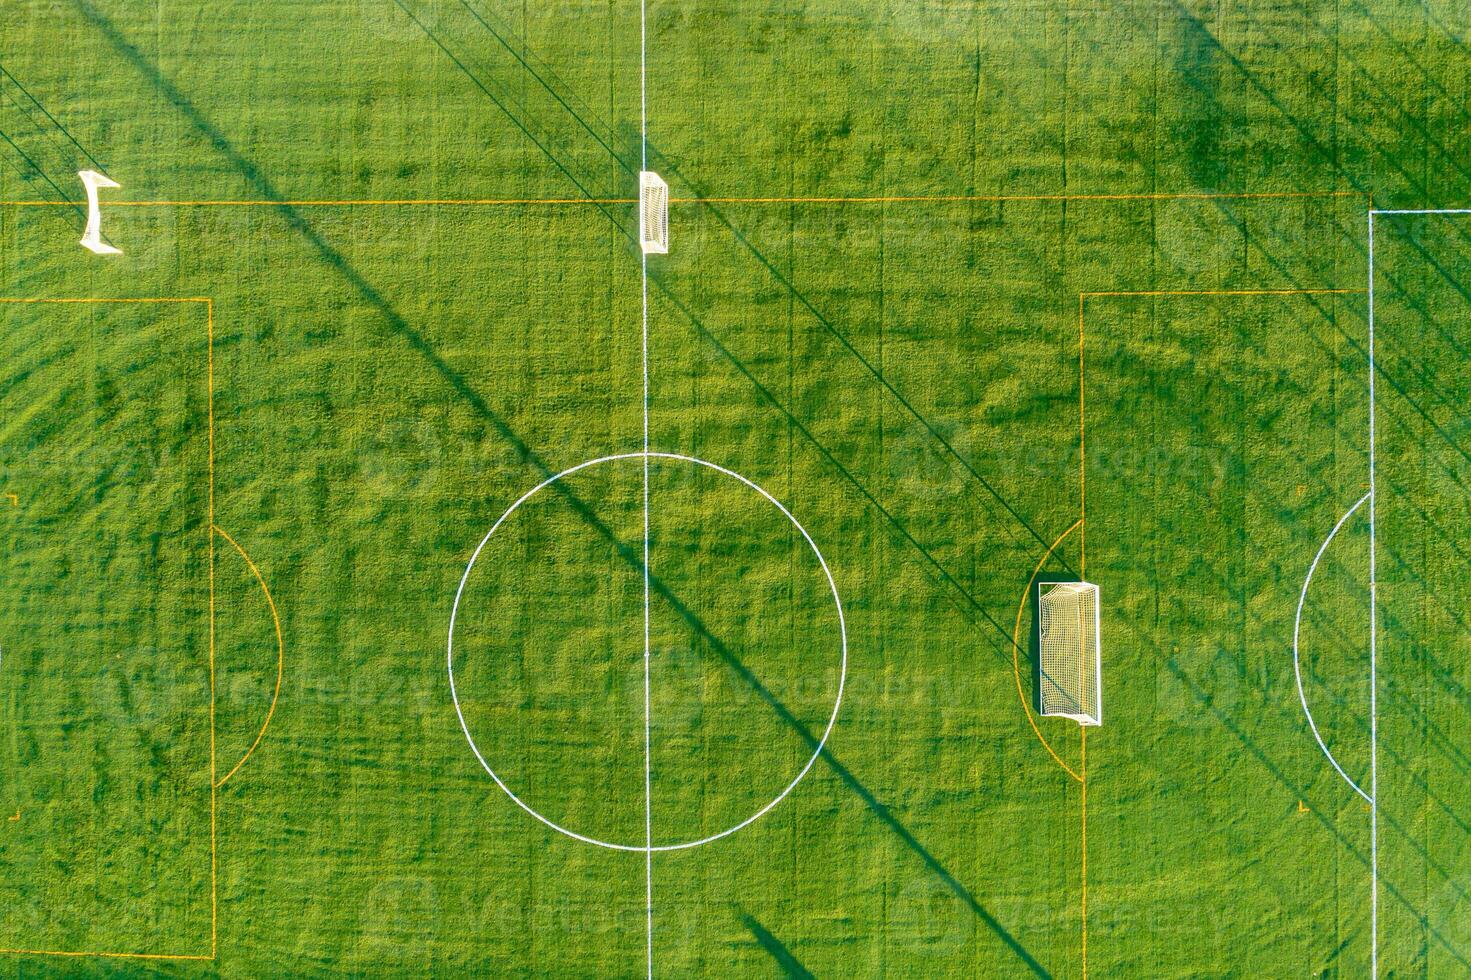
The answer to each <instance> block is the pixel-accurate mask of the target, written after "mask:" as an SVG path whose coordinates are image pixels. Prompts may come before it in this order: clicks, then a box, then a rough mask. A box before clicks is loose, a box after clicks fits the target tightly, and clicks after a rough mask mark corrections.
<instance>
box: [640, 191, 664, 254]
mask: <svg viewBox="0 0 1471 980" xmlns="http://www.w3.org/2000/svg"><path fill="white" fill-rule="evenodd" d="M638 243H639V245H640V246H642V247H643V250H644V254H645V255H650V254H654V255H663V254H664V253H666V252H668V251H669V185H668V184H666V183H664V179H663V178H662V177H660V176H659V175H658V174H656V173H654V172H653V171H651V170H641V171H639V175H638Z"/></svg>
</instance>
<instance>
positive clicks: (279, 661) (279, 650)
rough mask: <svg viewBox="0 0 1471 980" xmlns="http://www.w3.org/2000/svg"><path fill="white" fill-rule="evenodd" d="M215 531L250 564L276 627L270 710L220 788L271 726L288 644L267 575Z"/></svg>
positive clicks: (218, 530) (233, 542) (231, 540)
mask: <svg viewBox="0 0 1471 980" xmlns="http://www.w3.org/2000/svg"><path fill="white" fill-rule="evenodd" d="M215 533H216V534H218V535H219V536H220V537H222V538H224V539H225V540H226V541H228V542H229V543H230V546H231V547H232V548H234V549H235V550H236V551H238V552H239V553H240V557H241V558H244V559H245V564H246V565H248V566H250V573H251V574H252V575H254V576H255V581H256V583H257V584H259V585H260V590H261V592H262V593H264V595H265V597H266V605H268V606H270V607H271V620H272V622H273V623H274V624H275V627H276V691H275V693H274V694H272V695H271V707H270V710H269V711H267V712H266V720H265V722H264V723H262V725H261V726H260V731H259V732H257V733H256V736H255V741H254V742H252V743H251V745H250V748H249V750H247V751H246V753H245V755H244V756H242V757H241V759H240V761H239V762H237V763H235V768H233V769H231V770H230V771H229V772H227V773H225V775H224V776H223V777H222V778H221V779H220V781H219V782H217V783H215V787H216V788H219V787H221V786H223V785H225V783H227V782H229V780H230V777H231V776H233V775H235V774H236V773H237V772H239V771H240V767H241V766H243V765H245V761H246V760H247V759H249V758H250V757H251V755H253V754H254V753H255V750H256V747H257V746H259V745H260V743H261V739H263V738H265V736H266V729H267V728H269V727H270V725H271V718H272V717H274V716H275V714H276V702H277V701H278V700H280V698H281V677H282V675H283V674H284V673H285V670H286V644H285V642H284V641H283V640H282V638H281V614H280V613H279V612H278V611H277V609H276V600H275V599H274V598H272V597H271V590H270V588H269V587H268V586H267V585H266V580H265V577H264V576H262V575H261V573H260V569H259V568H257V567H256V565H255V562H254V561H252V560H251V558H250V555H248V554H246V552H245V549H244V548H242V547H240V545H239V543H238V542H236V540H235V539H234V538H232V537H230V535H228V534H226V533H225V531H224V529H223V528H219V527H216V528H215Z"/></svg>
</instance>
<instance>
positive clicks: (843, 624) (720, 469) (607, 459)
mask: <svg viewBox="0 0 1471 980" xmlns="http://www.w3.org/2000/svg"><path fill="white" fill-rule="evenodd" d="M621 459H644V460H648V459H674V460H680V461H681V462H685V463H693V464H695V465H696V466H703V467H706V468H707V469H712V470H714V471H716V472H717V473H724V474H725V475H726V476H728V477H731V478H732V479H735V480H739V481H740V482H741V483H744V484H745V485H746V486H748V487H750V488H751V489H752V490H755V491H756V492H757V493H759V494H760V495H761V496H763V497H765V498H766V499H767V500H768V501H770V502H771V503H772V504H774V505H775V506H776V509H777V510H779V511H781V512H782V513H783V514H785V515H786V518H787V520H789V521H791V522H792V525H793V526H794V527H795V528H796V529H797V530H798V531H800V532H801V534H802V537H803V538H805V539H806V541H807V544H808V546H809V547H811V548H812V553H813V554H814V555H816V556H817V561H818V564H820V565H821V566H822V574H823V575H825V576H826V577H827V585H828V588H829V589H830V590H831V591H832V594H833V603H834V604H835V605H836V606H837V608H838V632H839V635H840V636H841V638H842V648H843V659H842V663H841V666H840V667H839V670H838V693H837V697H835V698H834V699H833V713H832V715H830V716H829V717H828V720H827V727H826V728H824V729H823V731H822V738H820V739H818V741H817V747H816V748H815V749H814V750H813V752H812V756H811V757H810V758H809V759H808V760H807V764H806V765H804V766H803V767H802V771H801V772H799V773H797V775H796V776H795V777H794V778H793V779H792V781H791V782H790V783H788V784H787V785H786V788H785V789H783V790H782V791H781V792H780V793H779V794H777V796H776V798H775V799H773V800H771V802H769V803H767V804H766V805H765V806H763V807H762V808H761V809H759V810H757V811H756V812H755V813H753V814H751V815H750V816H749V817H747V818H746V819H744V820H742V821H741V822H740V823H738V824H736V825H735V826H733V827H729V828H727V829H725V830H722V831H721V832H720V833H718V834H711V835H710V836H708V837H702V838H700V839H699V840H692V841H684V842H683V843H679V844H660V845H658V846H657V847H656V846H654V845H653V844H645V845H644V846H642V847H638V846H634V845H632V844H614V843H612V842H610V841H604V840H599V839H597V838H596V837H588V836H587V835H585V834H579V833H577V832H576V831H574V830H568V829H567V828H566V827H563V826H562V825H561V824H558V823H556V822H555V821H553V820H549V819H548V818H546V817H544V816H542V815H541V814H540V813H538V812H536V810H534V809H532V808H531V806H530V805H528V804H527V803H526V802H524V801H523V800H522V799H521V798H520V797H519V796H517V795H516V794H515V793H513V792H511V788H510V787H509V786H507V785H506V784H505V783H504V782H502V781H501V777H500V776H498V775H496V773H495V770H494V769H492V768H491V767H490V763H488V762H486V761H485V757H484V756H483V755H481V754H480V747H479V746H477V745H476V744H475V738H474V736H472V735H471V734H470V726H469V725H468V724H467V723H466V721H465V714H464V712H463V711H461V710H460V695H459V692H458V691H457V690H456V689H455V619H456V617H457V616H458V615H459V613H460V599H461V597H462V596H463V595H464V593H465V583H466V582H468V581H469V580H470V572H471V571H472V570H473V569H474V568H475V562H476V560H477V559H478V558H479V557H480V552H481V551H483V550H484V549H485V546H486V545H487V544H488V543H489V542H490V539H491V536H492V535H494V534H495V532H496V530H497V529H498V528H499V527H500V526H501V525H502V524H504V523H505V522H506V519H507V518H509V517H510V516H511V515H512V514H514V513H515V512H516V510H517V508H519V507H520V506H521V505H522V504H524V503H526V501H528V500H530V499H531V498H532V497H533V496H535V495H536V494H537V493H539V492H541V491H542V490H545V489H546V488H547V487H549V486H551V485H552V484H553V483H556V482H557V481H558V480H561V479H563V478H564V477H568V476H571V475H572V474H573V473H576V472H577V471H579V470H585V469H587V468H588V467H590V466H597V465H598V464H600V463H611V462H615V461H617V460H621ZM448 653H449V656H448V665H449V690H450V697H451V698H452V699H453V700H454V703H455V714H456V715H457V716H458V717H459V719H460V730H461V731H463V732H464V733H465V740H466V741H468V742H469V743H470V751H472V752H474V753H475V758H477V759H479V760H480V765H481V768H483V769H484V770H485V771H486V772H488V773H489V774H490V778H491V779H493V780H495V784H496V785H497V786H499V787H500V788H501V791H502V792H504V793H505V794H506V795H507V796H509V797H510V798H511V800H512V802H514V803H515V804H516V805H517V806H519V807H520V808H521V809H523V810H525V811H526V812H527V813H529V814H531V815H532V816H533V817H535V818H536V819H537V820H540V821H541V822H542V823H544V824H546V825H547V826H548V827H550V828H552V829H553V830H555V831H557V832H558V833H560V834H565V835H567V836H568V837H571V838H573V839H574V840H580V841H582V842H583V843H584V844H593V845H595V846H597V847H606V848H608V849H609V850H613V851H633V852H635V853H652V852H654V851H680V850H684V849H686V848H691V847H699V846H700V845H702V844H709V843H711V842H712V841H717V840H720V838H722V837H729V836H730V835H731V834H733V833H735V832H736V831H738V830H741V829H743V828H745V827H748V826H750V825H751V824H752V823H754V822H756V821H757V820H759V819H760V818H761V817H763V816H765V815H766V814H767V813H768V812H770V810H771V809H772V808H773V807H775V806H776V805H777V804H778V803H780V802H781V801H782V800H784V799H786V798H787V794H789V793H790V792H791V791H792V790H794V789H796V787H797V784H798V783H800V782H801V781H802V778H803V777H804V776H806V775H807V772H808V770H810V769H811V768H812V766H813V764H814V763H815V762H817V758H818V756H820V755H822V750H823V747H824V746H826V745H827V738H828V736H829V735H831V734H832V731H833V725H835V724H837V721H838V711H839V709H840V708H841V707H842V706H843V685H844V684H845V683H846V681H847V679H848V624H847V620H846V619H845V618H844V616H843V600H842V598H841V597H839V595H838V584H837V582H836V581H834V579H833V573H832V571H831V570H830V569H829V568H828V566H827V559H826V558H824V557H823V556H822V551H821V550H820V549H819V548H818V547H817V542H816V541H813V540H812V535H810V534H808V533H807V529H806V528H805V527H803V526H802V522H801V521H799V520H797V519H796V518H795V517H793V516H792V512H791V511H789V510H787V508H786V506H785V505H783V504H782V502H781V501H780V500H777V499H776V498H775V497H773V496H772V495H771V494H769V493H767V492H766V491H765V490H764V489H762V488H761V487H760V486H757V485H756V484H755V483H753V482H751V481H750V480H748V479H746V478H745V477H744V476H741V474H739V473H737V472H735V471H734V470H728V469H726V468H725V467H724V466H720V465H718V464H716V463H711V462H709V461H708V460H703V459H699V458H697V457H694V456H684V455H681V454H679V453H659V452H641V453H616V454H614V455H612V456H601V457H599V458H597V459H590V460H587V461H586V462H583V463H578V464H577V465H576V466H573V467H569V468H568V469H565V470H563V471H562V472H560V473H557V474H556V475H554V476H549V477H547V478H546V479H545V480H543V481H541V482H540V483H538V484H537V485H536V486H534V487H532V488H531V489H530V490H528V491H526V492H525V493H523V494H522V495H521V496H520V497H519V498H518V499H517V500H516V502H515V503H514V504H512V505H511V506H510V507H509V508H507V510H506V512H505V513H504V514H502V515H501V516H500V519H499V520H497V521H496V522H495V523H494V524H493V525H491V528H490V530H489V531H487V532H486V533H485V537H484V538H481V539H480V544H479V545H478V546H477V547H476V548H475V553H474V554H473V555H471V556H470V562H469V564H468V565H466V566H465V574H464V575H462V576H461V577H460V587H459V588H458V589H456V590H455V604H454V608H453V609H452V610H451V611H450V617H449V646H448Z"/></svg>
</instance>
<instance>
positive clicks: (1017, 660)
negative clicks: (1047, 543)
mask: <svg viewBox="0 0 1471 980" xmlns="http://www.w3.org/2000/svg"><path fill="white" fill-rule="evenodd" d="M1082 523H1083V520H1082V518H1079V519H1078V520H1077V521H1075V522H1074V523H1073V526H1072V527H1070V528H1068V529H1067V530H1066V531H1064V532H1062V534H1061V535H1060V536H1059V537H1058V539H1057V540H1056V541H1054V542H1052V547H1050V548H1048V549H1047V552H1046V554H1044V555H1043V556H1042V560H1041V561H1039V562H1037V567H1036V568H1034V569H1032V577H1031V578H1029V579H1027V587H1026V589H1025V590H1023V592H1022V601H1021V602H1020V603H1019V604H1018V605H1017V607H1016V629H1014V630H1013V631H1012V634H1011V668H1012V672H1013V673H1014V674H1015V675H1016V696H1017V697H1018V698H1020V699H1021V702H1022V710H1023V711H1025V712H1026V715H1027V723H1028V724H1029V725H1031V726H1032V732H1033V733H1034V734H1035V735H1036V736H1037V741H1039V742H1041V743H1042V747H1043V748H1044V749H1046V750H1047V754H1048V755H1050V756H1052V758H1053V759H1054V760H1055V761H1056V762H1057V764H1058V765H1059V766H1062V768H1063V771H1064V772H1066V773H1067V774H1068V775H1069V776H1071V777H1073V778H1074V779H1076V780H1077V781H1078V782H1082V781H1083V777H1082V776H1079V775H1078V774H1077V773H1076V772H1074V771H1073V768H1072V767H1071V766H1069V765H1068V764H1067V763H1066V762H1063V761H1062V757H1061V756H1060V755H1058V754H1057V753H1056V752H1055V751H1053V749H1052V745H1051V744H1050V743H1049V742H1048V741H1047V739H1046V738H1045V737H1044V736H1043V735H1042V729H1040V728H1038V727H1037V719H1035V718H1033V717H1032V706H1031V705H1030V704H1028V703H1027V695H1026V692H1025V691H1023V690H1022V666H1021V650H1022V647H1021V632H1022V613H1023V612H1025V611H1026V608H1027V599H1028V598H1030V597H1031V594H1032V586H1033V585H1034V584H1035V583H1036V581H1037V576H1038V575H1040V574H1042V566H1043V565H1045V564H1047V559H1049V558H1051V557H1052V553H1053V552H1054V551H1056V550H1057V547H1058V545H1060V544H1062V542H1063V540H1064V539H1066V538H1067V536H1068V535H1069V534H1072V533H1073V532H1074V531H1076V530H1077V529H1078V527H1079V526H1080V525H1081V524H1082Z"/></svg>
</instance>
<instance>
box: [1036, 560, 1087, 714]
mask: <svg viewBox="0 0 1471 980" xmlns="http://www.w3.org/2000/svg"><path fill="white" fill-rule="evenodd" d="M1037 596H1038V599H1037V602H1038V618H1039V619H1040V625H1041V633H1042V636H1041V649H1040V650H1039V651H1038V652H1039V661H1040V666H1041V675H1042V676H1041V702H1042V714H1043V715H1045V716H1048V717H1058V718H1071V719H1072V720H1074V721H1076V722H1078V723H1079V724H1082V725H1100V724H1102V723H1103V691H1102V688H1103V668H1102V658H1101V657H1100V655H1099V643H1098V586H1096V585H1093V584H1091V583H1089V582H1042V583H1040V584H1039V585H1038V586H1037Z"/></svg>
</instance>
